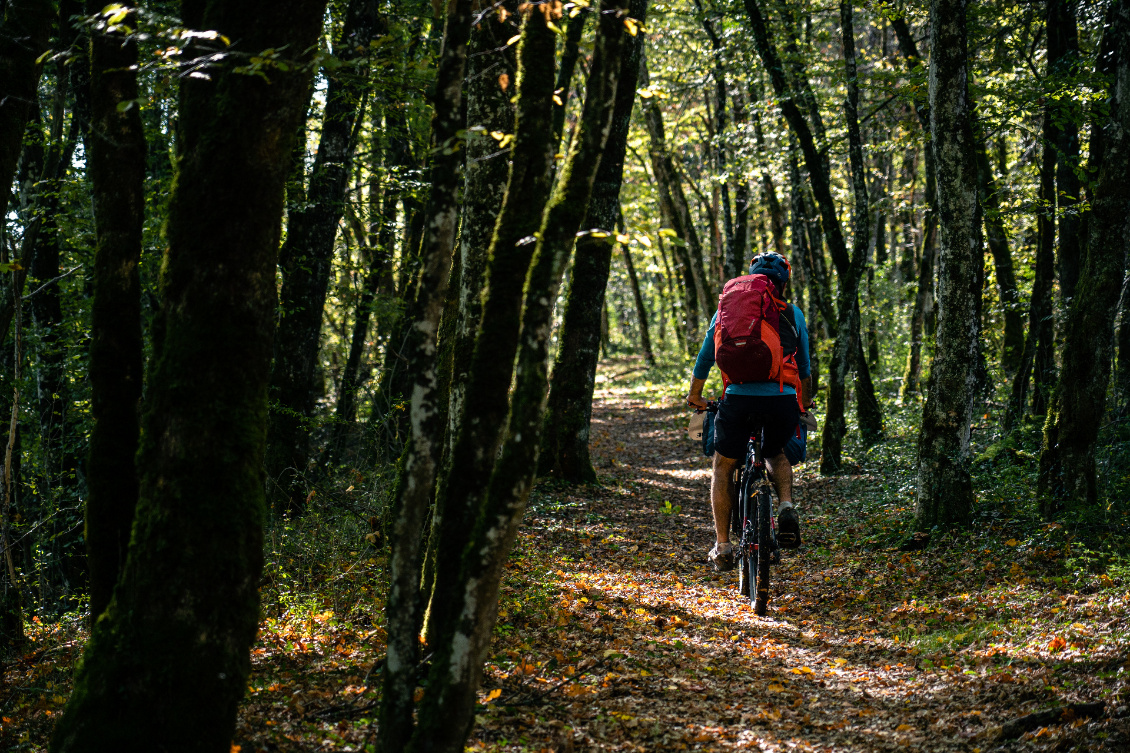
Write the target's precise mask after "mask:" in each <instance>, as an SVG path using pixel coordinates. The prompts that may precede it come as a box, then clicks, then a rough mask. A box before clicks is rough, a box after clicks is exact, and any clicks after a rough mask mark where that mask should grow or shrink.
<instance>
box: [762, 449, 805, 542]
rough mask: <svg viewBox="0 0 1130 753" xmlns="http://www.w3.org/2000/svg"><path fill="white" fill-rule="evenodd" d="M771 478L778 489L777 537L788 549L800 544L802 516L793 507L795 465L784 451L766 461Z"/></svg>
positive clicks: (774, 486)
mask: <svg viewBox="0 0 1130 753" xmlns="http://www.w3.org/2000/svg"><path fill="white" fill-rule="evenodd" d="M765 464H766V466H768V471H769V479H770V480H771V481H772V482H773V488H774V489H776V490H777V499H778V500H779V501H780V506H779V507H778V509H777V539H778V541H780V542H781V546H783V547H784V548H786V549H796V548H797V547H798V546H800V518H799V516H798V515H797V512H796V509H795V508H794V507H793V466H792V464H791V463H789V459H788V458H787V457H785V453H784V452H783V451H782V452H781V453H780V454H779V455H777V457H775V458H773V459H772V460H768V461H767V462H766V463H765Z"/></svg>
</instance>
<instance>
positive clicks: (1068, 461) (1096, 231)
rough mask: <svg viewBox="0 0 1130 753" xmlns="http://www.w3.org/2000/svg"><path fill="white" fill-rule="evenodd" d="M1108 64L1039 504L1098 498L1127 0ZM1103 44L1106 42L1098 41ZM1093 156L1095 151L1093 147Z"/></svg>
mask: <svg viewBox="0 0 1130 753" xmlns="http://www.w3.org/2000/svg"><path fill="white" fill-rule="evenodd" d="M1106 33H1107V34H1111V35H1113V40H1111V44H1112V46H1113V47H1114V51H1115V53H1114V61H1115V69H1114V71H1113V75H1112V76H1111V87H1110V100H1109V101H1110V118H1109V120H1108V121H1107V122H1106V123H1102V122H1099V123H1096V124H1095V127H1096V128H1101V129H1102V130H1103V136H1102V147H1101V158H1100V159H1101V163H1100V165H1101V166H1100V169H1099V175H1098V180H1097V182H1096V183H1095V185H1094V187H1093V188H1092V195H1091V217H1090V220H1089V227H1090V233H1089V238H1088V243H1087V255H1086V258H1085V260H1084V263H1083V269H1082V273H1081V274H1080V275H1079V280H1078V285H1077V287H1076V290H1075V296H1074V298H1073V300H1072V303H1071V308H1070V310H1069V312H1068V317H1067V318H1068V321H1069V322H1070V323H1071V326H1070V327H1066V328H1065V336H1066V339H1065V341H1064V347H1063V366H1062V369H1061V371H1060V375H1059V382H1058V384H1057V386H1056V392H1055V397H1054V400H1053V402H1052V404H1051V406H1050V407H1049V410H1048V418H1047V422H1046V423H1045V426H1044V444H1043V448H1042V449H1041V452H1040V470H1041V474H1040V489H1039V490H1040V498H1041V511H1042V513H1043V514H1044V516H1045V517H1047V518H1051V517H1053V516H1054V515H1055V514H1056V512H1058V510H1059V509H1060V506H1061V504H1062V503H1063V502H1071V503H1076V504H1080V503H1085V504H1088V505H1091V504H1094V503H1095V501H1096V500H1097V498H1098V490H1097V487H1096V476H1095V444H1096V442H1097V439H1098V433H1099V427H1100V426H1101V425H1102V421H1103V415H1104V410H1105V408H1106V393H1107V387H1108V385H1109V382H1110V363H1111V356H1112V355H1113V354H1112V348H1111V346H1112V343H1113V337H1114V332H1113V327H1114V316H1115V314H1116V313H1117V309H1118V299H1119V295H1120V293H1121V290H1122V281H1123V272H1124V268H1125V260H1126V249H1127V247H1128V245H1130V2H1127V1H1126V0H1119V2H1118V3H1117V4H1116V5H1115V6H1114V19H1113V23H1112V24H1111V26H1110V27H1108V30H1107V32H1106ZM1104 46H1105V45H1104ZM1096 156H1097V155H1096Z"/></svg>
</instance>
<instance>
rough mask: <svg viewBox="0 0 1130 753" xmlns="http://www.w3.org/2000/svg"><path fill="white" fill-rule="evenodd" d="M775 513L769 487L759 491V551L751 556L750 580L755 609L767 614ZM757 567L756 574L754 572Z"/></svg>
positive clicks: (757, 612)
mask: <svg viewBox="0 0 1130 753" xmlns="http://www.w3.org/2000/svg"><path fill="white" fill-rule="evenodd" d="M772 514H773V498H772V495H771V494H770V493H769V490H768V489H760V490H759V491H758V492H757V552H756V555H755V556H754V557H750V558H749V569H750V571H751V572H750V574H749V575H750V578H749V580H750V582H751V585H753V586H754V591H755V594H754V599H753V611H754V612H755V613H756V614H757V615H758V616H759V617H764V616H765V609H766V607H767V606H768V605H769V561H770V558H771V557H772V556H773V551H772V550H773V534H772V531H771V528H770V526H771V525H772V522H771V519H770V516H771V515H772ZM755 568H756V574H755V573H754V572H753V571H754V569H755Z"/></svg>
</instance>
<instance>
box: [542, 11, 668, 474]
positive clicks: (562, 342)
mask: <svg viewBox="0 0 1130 753" xmlns="http://www.w3.org/2000/svg"><path fill="white" fill-rule="evenodd" d="M647 6H648V0H632V2H631V4H630V6H629V10H628V13H629V15H630V16H631V17H632V18H633V19H636V20H637V21H638V22H639V23H640V24H641V25H642V24H643V23H644V20H645V18H646V16H647ZM643 45H644V37H643V35H642V34H636V35H635V36H630V37H628V39H627V40H626V41H625V43H624V44H623V45H622V46H623V49H622V51H621V54H620V70H619V71H618V73H617V78H618V81H619V84H618V85H617V88H616V102H615V108H614V111H613V114H612V132H611V133H610V134H609V136H608V143H607V145H606V146H605V148H604V155H603V156H602V157H601V160H600V168H599V170H598V172H597V175H596V183H595V185H594V186H593V188H592V198H591V201H590V202H589V210H588V216H587V217H585V221H584V223H583V224H584V230H588V231H589V232H588V233H587V234H585V235H582V236H581V237H580V238H578V239H577V252H576V257H575V258H574V260H573V276H572V281H571V282H570V285H569V295H568V297H567V298H566V299H565V314H564V316H563V318H562V320H561V329H560V332H559V333H558V335H557V342H558V347H557V354H556V356H555V358H554V361H553V378H552V386H551V389H550V393H549V403H548V406H547V408H546V413H545V426H544V428H543V430H542V432H543V435H542V436H543V445H544V448H543V452H542V453H541V460H540V461H539V465H540V470H541V472H542V473H543V474H553V475H554V476H557V477H559V478H563V479H566V480H569V481H576V482H582V483H591V482H595V481H596V471H594V470H593V468H592V461H591V460H590V459H589V421H590V419H591V418H592V395H593V389H594V388H595V386H596V363H597V360H598V356H599V355H600V313H601V311H602V310H603V309H604V295H605V289H606V288H607V287H608V271H609V269H610V267H611V264H612V250H613V248H614V247H615V244H616V238H615V235H616V234H615V233H614V232H612V230H613V229H614V228H615V227H616V225H617V224H618V223H619V221H620V187H621V184H622V183H623V180H624V158H625V156H626V154H627V150H628V129H629V125H630V124H631V120H632V107H633V105H634V103H635V100H636V82H637V80H638V77H639V70H640V62H641V60H642V58H643ZM594 230H599V231H603V232H599V233H594V232H592V231H594Z"/></svg>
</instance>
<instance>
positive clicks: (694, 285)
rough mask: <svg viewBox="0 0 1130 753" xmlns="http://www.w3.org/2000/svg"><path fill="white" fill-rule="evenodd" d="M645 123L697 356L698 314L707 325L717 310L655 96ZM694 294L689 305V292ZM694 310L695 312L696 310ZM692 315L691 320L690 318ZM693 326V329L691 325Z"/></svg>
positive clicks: (643, 81) (644, 76)
mask: <svg viewBox="0 0 1130 753" xmlns="http://www.w3.org/2000/svg"><path fill="white" fill-rule="evenodd" d="M640 65H641V66H642V68H641V70H640V80H639V83H640V86H641V87H647V86H648V85H649V84H650V82H651V79H650V76H649V75H648V71H647V60H646V57H645V58H644V59H642V60H641V62H640ZM643 108H644V123H645V125H646V127H647V134H648V140H649V145H648V156H649V157H650V158H651V171H652V173H654V174H655V182H656V183H657V184H658V186H659V202H660V212H661V214H663V215H666V222H669V223H670V226H671V229H672V230H674V231H675V234H676V236H677V242H676V243H674V244H672V245H674V246H675V248H676V250H675V254H676V256H678V257H679V261H680V262H681V264H682V266H683V267H684V270H685V275H684V277H685V280H686V285H687V288H686V289H685V292H684V295H685V296H686V302H687V306H686V311H685V314H686V316H687V351H688V352H689V353H697V352H698V348H699V346H700V345H701V344H702V339H701V333H702V327H701V326H699V320H698V314H697V312H701V315H702V316H703V317H704V318H705V320H706V321H707V322H709V321H710V318H711V317H712V316H714V310H715V308H716V307H717V306H716V303H715V301H714V298H713V296H712V294H711V292H710V288H709V286H708V285H707V284H706V272H705V270H704V269H703V267H702V245H701V244H700V243H699V238H698V231H697V230H696V229H695V224H694V217H693V216H692V215H691V209H690V204H688V203H687V197H686V194H685V193H684V192H683V183H682V180H681V178H680V177H679V173H678V172H677V171H676V170H675V164H674V162H672V161H671V154H670V152H669V150H668V148H667V136H666V134H665V133H664V128H663V113H662V111H661V110H660V109H659V102H658V101H657V98H656V97H648V98H647V99H644V101H643ZM692 291H693V293H694V300H693V303H694V304H695V305H696V306H692V299H691V293H692ZM696 307H697V310H696ZM692 315H693V317H692ZM692 325H694V326H692Z"/></svg>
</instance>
